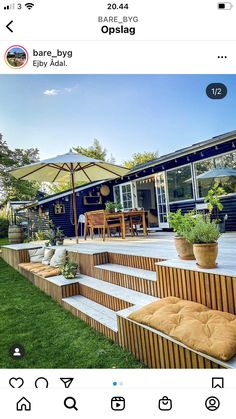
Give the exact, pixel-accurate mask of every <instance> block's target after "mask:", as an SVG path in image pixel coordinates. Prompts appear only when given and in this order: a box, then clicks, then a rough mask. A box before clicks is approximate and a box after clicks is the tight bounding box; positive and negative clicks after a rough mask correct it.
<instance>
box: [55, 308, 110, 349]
mask: <svg viewBox="0 0 236 419" xmlns="http://www.w3.org/2000/svg"><path fill="white" fill-rule="evenodd" d="M62 306H63V307H64V308H65V309H66V310H68V311H70V312H71V313H72V314H73V315H74V316H76V317H79V318H80V319H81V320H83V321H84V322H85V323H87V324H88V325H89V326H90V327H92V328H93V329H95V330H97V331H98V332H100V333H102V334H103V335H105V336H106V337H107V338H109V339H111V340H113V341H114V342H118V333H117V332H115V331H114V330H112V329H110V328H109V327H107V326H105V325H103V324H101V323H99V322H98V321H97V320H95V319H93V318H91V317H89V316H88V315H87V314H85V313H82V312H81V311H80V310H78V309H76V308H75V307H72V306H71V305H70V304H68V303H66V302H65V301H62Z"/></svg>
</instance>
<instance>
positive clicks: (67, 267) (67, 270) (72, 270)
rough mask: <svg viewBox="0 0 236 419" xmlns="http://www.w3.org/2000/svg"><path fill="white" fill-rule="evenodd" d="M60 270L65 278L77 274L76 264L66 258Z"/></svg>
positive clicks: (73, 276) (71, 277)
mask: <svg viewBox="0 0 236 419" xmlns="http://www.w3.org/2000/svg"><path fill="white" fill-rule="evenodd" d="M61 272H62V275H63V276H64V278H65V279H73V278H75V277H76V275H77V272H78V264H77V263H75V262H71V261H69V260H67V261H66V263H65V264H64V265H63V267H62V270H61Z"/></svg>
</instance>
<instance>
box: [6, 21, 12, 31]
mask: <svg viewBox="0 0 236 419" xmlns="http://www.w3.org/2000/svg"><path fill="white" fill-rule="evenodd" d="M12 23H13V20H11V21H10V22H9V23H8V24H7V25H6V28H7V29H8V30H9V31H10V32H13V30H12V29H11V28H10V26H11V24H12Z"/></svg>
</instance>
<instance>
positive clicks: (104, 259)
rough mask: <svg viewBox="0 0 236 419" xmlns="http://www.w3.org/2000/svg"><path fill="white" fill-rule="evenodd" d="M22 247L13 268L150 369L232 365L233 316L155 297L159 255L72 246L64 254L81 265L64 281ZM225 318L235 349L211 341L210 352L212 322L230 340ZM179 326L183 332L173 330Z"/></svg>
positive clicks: (234, 361) (235, 363)
mask: <svg viewBox="0 0 236 419" xmlns="http://www.w3.org/2000/svg"><path fill="white" fill-rule="evenodd" d="M12 251H14V252H16V248H14V249H11V248H10V247H8V248H6V249H5V252H3V256H4V258H5V260H11V258H10V257H9V253H11V252H12ZM22 251H23V249H22V248H20V252H21V253H19V256H17V258H16V257H14V260H13V259H12V260H13V262H14V264H13V263H12V266H13V267H14V268H15V269H18V270H19V271H20V273H21V274H22V275H23V276H25V277H26V278H28V279H29V280H30V281H31V282H32V283H33V284H34V285H35V286H37V287H38V288H40V289H41V290H42V291H44V292H45V293H46V294H48V295H50V296H51V297H52V298H53V299H55V300H56V301H58V302H59V303H60V304H61V305H62V306H63V307H64V308H66V309H67V310H69V311H71V312H72V313H73V314H74V315H75V316H78V317H80V318H81V319H82V320H84V321H86V322H87V323H88V324H89V325H90V326H91V327H93V328H95V329H96V330H98V331H100V332H101V333H103V334H104V335H105V336H107V337H108V338H110V339H112V340H113V341H115V342H117V343H118V344H119V345H120V346H122V347H124V348H126V349H128V350H129V351H130V352H132V353H133V354H134V355H135V357H136V358H137V359H139V360H140V361H142V362H143V363H144V364H145V365H147V366H149V367H152V368H221V367H222V368H236V357H235V356H234V357H233V353H234V350H235V345H236V344H235V336H236V332H235V317H236V316H234V315H233V314H230V313H229V312H228V313H223V312H222V311H220V310H209V308H207V307H206V306H205V305H202V304H196V303H194V302H192V301H184V300H183V299H182V298H181V299H180V298H175V297H170V298H169V299H168V298H162V299H160V298H158V297H159V294H158V292H159V291H158V290H159V286H156V284H158V281H159V279H160V278H159V277H158V275H157V276H156V272H155V268H156V264H158V265H159V264H160V263H161V264H162V263H164V262H160V260H159V259H158V258H156V257H155V258H152V257H151V256H150V257H149V256H132V255H127V254H125V255H124V254H121V253H109V252H107V251H100V252H95V253H94V252H91V253H90V252H89V251H88V250H84V252H83V251H82V250H80V249H78V248H76V249H74V250H72V249H71V247H70V249H69V250H68V252H67V257H68V258H69V259H71V260H72V261H76V262H77V263H79V264H80V275H79V276H78V277H77V278H75V279H73V280H67V279H65V278H64V277H63V276H62V275H61V274H60V268H57V267H53V266H50V265H45V264H43V263H41V262H36V263H35V262H29V259H30V257H29V255H28V256H27V255H26V253H27V252H28V249H27V250H26V253H25V252H24V253H22ZM7 253H8V255H7ZM39 253H40V252H39ZM37 254H38V253H37V252H36V255H37ZM21 255H23V256H22V259H23V260H22V259H21ZM16 261H18V262H19V263H18V264H16ZM154 285H155V286H154ZM200 306H201V310H200V309H199V307H200ZM158 307H159V309H158ZM213 312H215V313H213ZM212 313H213V314H214V316H216V317H215V325H214V321H213V323H211V322H210V319H211V320H212ZM214 316H213V317H214ZM198 317H200V318H201V322H200V324H201V327H200V329H199V330H200V331H199V330H197V329H196V327H195V328H194V327H193V324H195V325H196V322H197V321H199V319H198ZM223 319H224V320H225V321H226V323H227V322H228V323H230V327H232V342H233V343H232V342H231V343H232V347H233V352H232V353H230V355H229V353H228V352H227V355H226V356H225V353H226V352H224V351H222V349H220V348H221V342H218V343H215V346H214V350H213V351H212V348H210V349H211V352H209V351H208V349H209V347H210V344H211V343H212V338H213V334H212V335H209V330H210V326H211V325H213V328H218V327H220V328H221V329H220V330H221V332H220V333H221V335H222V336H224V338H223V339H222V340H223V341H227V342H228V343H229V339H228V337H229V336H230V332H229V331H227V333H226V326H225V325H226V323H223V322H222V321H223ZM213 320H214V318H213ZM227 327H228V325H227ZM178 329H179V330H181V333H182V335H181V336H179V335H177V334H176V332H178ZM229 329H230V328H229ZM200 332H201V333H200ZM218 336H219V335H218ZM225 336H226V337H227V339H226V338H225ZM193 338H195V342H194V345H193V344H192V341H191V339H193ZM219 341H220V339H219ZM203 344H204V345H205V346H204V345H203ZM222 353H223V356H222ZM231 355H232V357H231V359H229V358H230V356H231Z"/></svg>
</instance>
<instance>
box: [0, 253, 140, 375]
mask: <svg viewBox="0 0 236 419" xmlns="http://www.w3.org/2000/svg"><path fill="white" fill-rule="evenodd" d="M0 298H1V304H0V368H142V367H143V366H142V364H140V363H139V362H138V361H137V360H136V359H135V358H134V357H133V356H132V355H130V354H129V353H128V352H127V351H125V350H123V349H121V348H120V347H119V346H118V345H116V344H114V343H113V342H111V341H110V340H108V339H106V338H105V337H104V336H103V335H101V334H100V333H98V332H96V331H94V330H93V329H91V328H90V327H89V326H87V324H86V323H84V322H82V321H81V320H80V319H78V318H77V317H74V316H73V315H72V314H71V313H69V312H67V311H65V310H64V309H63V308H62V307H61V306H60V305H59V304H57V303H56V302H55V301H53V300H52V299H51V298H50V297H49V296H47V295H45V294H44V293H43V292H42V291H40V290H39V289H38V288H36V287H35V286H34V285H33V284H31V283H30V282H29V281H28V280H26V279H25V278H24V277H23V276H22V275H20V274H19V273H18V272H16V271H15V270H14V269H12V268H11V267H10V266H9V265H7V264H6V263H5V262H4V261H3V260H2V259H1V258H0ZM14 343H20V344H22V345H23V346H24V347H25V349H26V352H27V353H26V355H25V357H24V358H22V359H21V360H15V359H12V358H11V357H10V356H9V355H8V350H9V348H10V346H11V345H12V344H14Z"/></svg>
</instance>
